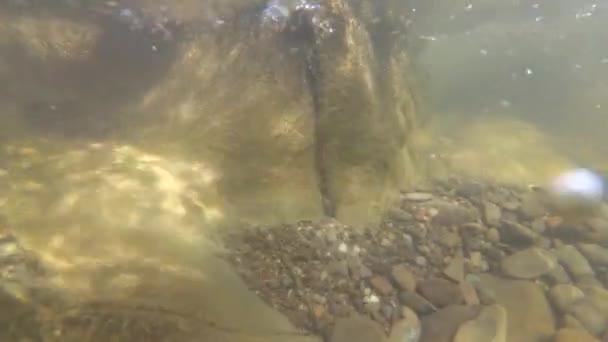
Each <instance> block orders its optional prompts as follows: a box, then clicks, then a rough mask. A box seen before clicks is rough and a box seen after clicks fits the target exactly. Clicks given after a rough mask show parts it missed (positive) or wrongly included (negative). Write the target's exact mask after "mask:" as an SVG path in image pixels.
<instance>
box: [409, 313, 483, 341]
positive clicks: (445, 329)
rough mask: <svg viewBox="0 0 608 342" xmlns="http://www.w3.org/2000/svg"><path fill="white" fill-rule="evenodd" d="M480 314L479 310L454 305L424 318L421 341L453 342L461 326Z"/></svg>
mask: <svg viewBox="0 0 608 342" xmlns="http://www.w3.org/2000/svg"><path fill="white" fill-rule="evenodd" d="M478 313H479V309H478V308H473V307H470V306H464V305H453V306H448V307H445V308H443V309H441V310H439V311H437V312H435V313H433V314H431V315H428V316H426V317H423V318H422V337H421V339H420V341H421V342H451V341H452V338H453V336H454V334H455V333H456V331H457V330H458V328H459V327H460V325H462V323H464V322H466V321H469V320H471V319H473V318H475V317H476V316H477V314H478Z"/></svg>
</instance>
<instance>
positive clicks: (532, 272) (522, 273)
mask: <svg viewBox="0 0 608 342" xmlns="http://www.w3.org/2000/svg"><path fill="white" fill-rule="evenodd" d="M556 266H557V259H556V258H555V257H554V256H553V255H552V254H551V253H549V252H547V251H545V250H542V249H540V248H536V247H532V248H528V249H524V250H522V251H519V252H516V253H515V254H512V255H510V256H508V257H506V258H504V259H503V260H502V263H501V268H502V272H503V273H504V274H505V275H507V276H509V277H512V278H518V279H534V278H537V277H540V276H542V275H545V274H547V273H549V272H551V271H552V270H553V269H554V268H555V267H556Z"/></svg>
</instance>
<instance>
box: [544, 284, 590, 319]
mask: <svg viewBox="0 0 608 342" xmlns="http://www.w3.org/2000/svg"><path fill="white" fill-rule="evenodd" d="M584 297H585V294H584V293H583V291H582V290H581V289H579V288H578V287H576V286H573V285H567V284H560V285H555V286H553V288H551V290H550V291H549V298H550V299H551V302H552V303H553V305H554V306H555V308H556V309H557V310H559V311H560V312H561V313H562V314H565V313H567V312H568V309H569V308H570V307H571V306H572V305H573V304H574V303H576V302H578V301H579V300H581V299H582V298H584Z"/></svg>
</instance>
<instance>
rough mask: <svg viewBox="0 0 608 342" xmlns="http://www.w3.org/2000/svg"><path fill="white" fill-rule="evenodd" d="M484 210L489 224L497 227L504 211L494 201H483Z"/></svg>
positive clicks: (484, 216) (486, 221)
mask: <svg viewBox="0 0 608 342" xmlns="http://www.w3.org/2000/svg"><path fill="white" fill-rule="evenodd" d="M482 210H483V218H484V221H485V223H486V224H487V225H488V226H493V227H497V226H498V225H499V224H500V219H501V218H502V212H501V210H500V207H499V206H497V205H496V204H494V203H492V202H488V201H483V203H482Z"/></svg>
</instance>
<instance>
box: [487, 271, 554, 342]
mask: <svg viewBox="0 0 608 342" xmlns="http://www.w3.org/2000/svg"><path fill="white" fill-rule="evenodd" d="M479 279H480V283H479V286H480V287H481V288H482V289H484V291H487V292H489V293H492V295H493V296H494V298H495V300H496V304H499V305H501V306H502V307H504V308H505V309H506V310H507V316H508V321H507V326H508V329H507V336H508V341H509V342H530V341H545V340H548V339H549V338H551V337H552V336H553V333H554V329H555V318H554V316H553V309H552V308H551V305H550V304H549V301H548V300H547V298H546V296H545V293H544V290H543V289H542V288H541V287H540V286H539V285H537V284H535V283H533V282H531V281H526V280H514V279H509V278H503V277H497V276H494V275H491V274H480V275H479Z"/></svg>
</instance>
